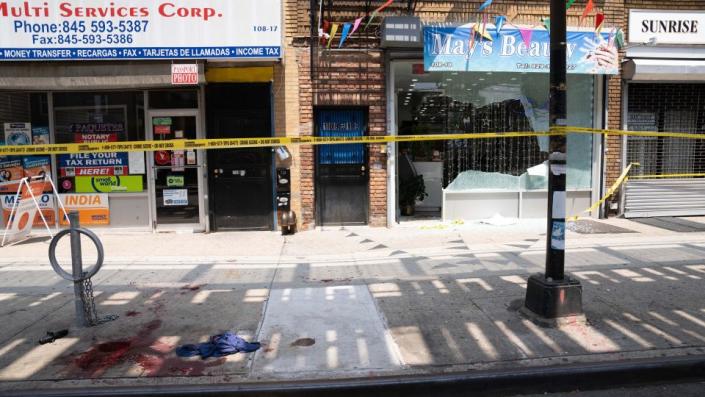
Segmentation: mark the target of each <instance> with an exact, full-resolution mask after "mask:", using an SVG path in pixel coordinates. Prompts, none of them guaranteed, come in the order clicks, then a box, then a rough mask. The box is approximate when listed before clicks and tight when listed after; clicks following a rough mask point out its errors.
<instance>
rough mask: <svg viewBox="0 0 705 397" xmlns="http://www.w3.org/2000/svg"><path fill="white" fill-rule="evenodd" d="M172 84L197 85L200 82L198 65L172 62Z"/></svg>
mask: <svg viewBox="0 0 705 397" xmlns="http://www.w3.org/2000/svg"><path fill="white" fill-rule="evenodd" d="M171 84H173V85H196V84H198V65H197V64H195V63H193V64H176V63H174V64H171Z"/></svg>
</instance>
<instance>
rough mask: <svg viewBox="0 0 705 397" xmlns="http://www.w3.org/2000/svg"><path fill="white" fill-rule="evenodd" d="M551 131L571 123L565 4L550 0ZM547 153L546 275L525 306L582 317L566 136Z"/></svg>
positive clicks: (533, 282) (534, 283)
mask: <svg viewBox="0 0 705 397" xmlns="http://www.w3.org/2000/svg"><path fill="white" fill-rule="evenodd" d="M550 26H551V30H550V34H551V69H550V74H551V83H550V84H551V88H550V94H549V95H550V98H549V101H550V102H549V103H550V115H549V117H550V127H551V128H552V129H553V128H555V127H565V126H567V124H568V122H567V120H568V115H567V91H566V80H567V78H566V71H567V65H566V62H567V60H566V41H567V39H566V3H565V0H551V25H550ZM549 139H550V144H549V153H548V216H547V221H548V222H547V223H548V227H547V233H546V273H545V274H534V275H532V276H530V277H529V281H528V285H527V290H526V301H525V303H524V304H525V306H526V308H527V309H529V310H530V311H531V312H533V313H534V314H536V315H538V316H539V317H542V318H546V319H556V318H560V317H568V316H575V315H580V314H582V312H583V308H582V286H581V285H580V282H579V281H577V280H574V279H571V278H570V277H568V276H566V274H565V234H566V211H565V210H566V205H565V204H566V169H567V164H566V162H567V150H566V136H565V135H559V136H551V137H550V138H549Z"/></svg>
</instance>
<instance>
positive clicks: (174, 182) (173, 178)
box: [166, 175, 184, 187]
mask: <svg viewBox="0 0 705 397" xmlns="http://www.w3.org/2000/svg"><path fill="white" fill-rule="evenodd" d="M166 185H167V186H168V187H184V176H183V175H169V176H167V177H166Z"/></svg>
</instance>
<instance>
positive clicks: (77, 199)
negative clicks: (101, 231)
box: [59, 194, 110, 226]
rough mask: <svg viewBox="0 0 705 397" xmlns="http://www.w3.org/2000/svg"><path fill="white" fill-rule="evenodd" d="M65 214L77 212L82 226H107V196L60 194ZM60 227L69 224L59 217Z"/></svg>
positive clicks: (108, 207) (108, 208) (108, 217)
mask: <svg viewBox="0 0 705 397" xmlns="http://www.w3.org/2000/svg"><path fill="white" fill-rule="evenodd" d="M59 198H60V200H61V203H62V204H63V205H64V208H66V212H73V211H77V212H78V220H79V223H80V224H81V225H82V226H83V225H109V224H110V205H109V202H108V195H107V194H60V195H59ZM60 224H61V225H68V224H69V222H68V220H67V219H64V217H63V216H62V217H61V222H60Z"/></svg>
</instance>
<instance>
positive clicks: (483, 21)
mask: <svg viewBox="0 0 705 397" xmlns="http://www.w3.org/2000/svg"><path fill="white" fill-rule="evenodd" d="M493 1H494V0H485V1H484V2H483V3H482V4H481V5H480V6H479V7H478V9H477V10H478V11H479V12H482V13H483V14H482V17H478V20H477V22H476V23H475V24H473V27H472V31H473V34H471V35H470V36H471V37H470V46H471V47H473V46H474V45H475V42H476V38H477V37H478V36H479V37H480V39H485V40H488V41H492V40H493V38H492V35H491V34H490V33H489V31H488V29H487V23H488V15H487V12H486V11H487V10H488V9H489V8H490V7H491V6H492V3H493ZM393 2H394V0H386V1H385V2H384V3H383V4H382V5H380V6H379V7H377V8H376V9H374V10H373V11H372V12H371V13H369V14H367V15H364V16H362V17H359V18H356V19H355V20H354V21H350V22H329V21H326V20H324V21H323V22H322V26H320V25H321V24H319V29H318V36H319V38H320V40H321V44H322V45H325V46H326V47H327V48H331V45H332V43H333V40H334V39H335V38H336V36H337V34H338V32H339V31H340V32H341V33H340V41H339V42H338V48H342V47H343V45H344V44H345V42H346V41H347V40H348V39H350V37H352V36H353V35H354V34H355V33H356V32H357V31H358V30H359V29H360V26H361V25H362V22H363V21H364V20H365V18H368V19H367V22H366V23H365V25H364V28H363V30H367V28H368V27H369V26H370V24H371V23H372V22H373V21H374V19H375V18H376V17H377V16H378V15H379V13H380V12H382V11H384V9H386V8H387V7H389V6H390V5H392V3H393ZM576 2H577V0H566V6H565V8H566V11H567V10H569V9H570V8H571V7H573V6H574V5H575V3H576ZM594 10H595V3H594V2H593V0H588V1H587V3H586V4H585V8H584V9H583V12H582V14H581V16H580V23H579V26H582V25H583V22H584V21H585V19H586V18H587V17H588V16H589V15H590V14H591V13H592V12H593V11H594ZM518 15H519V12H518V10H517V7H516V6H512V7H510V8H509V9H508V11H507V15H497V16H495V18H494V26H495V32H496V34H497V36H499V34H500V32H501V30H502V28H504V27H506V26H512V27H514V28H516V29H517V30H519V32H520V33H521V37H522V39H523V41H524V43H525V44H526V45H527V46H528V45H530V44H531V37H532V34H533V31H534V29H536V28H537V27H539V26H542V27H544V28H545V29H546V30H548V31H550V30H551V19H550V18H549V17H544V18H541V21H540V25H534V26H531V27H528V28H527V27H520V26H517V25H514V24H513V23H512V21H513V20H514V19H515V18H516V17H517V16H518ZM594 15H595V33H596V34H600V32H601V31H602V28H603V25H604V21H605V15H604V14H603V13H601V12H595V14H594ZM341 28H342V29H341ZM613 39H614V42H615V43H616V44H617V46H618V48H622V47H623V46H624V32H623V31H622V29H617V30H616V31H615V32H614V36H613Z"/></svg>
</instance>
